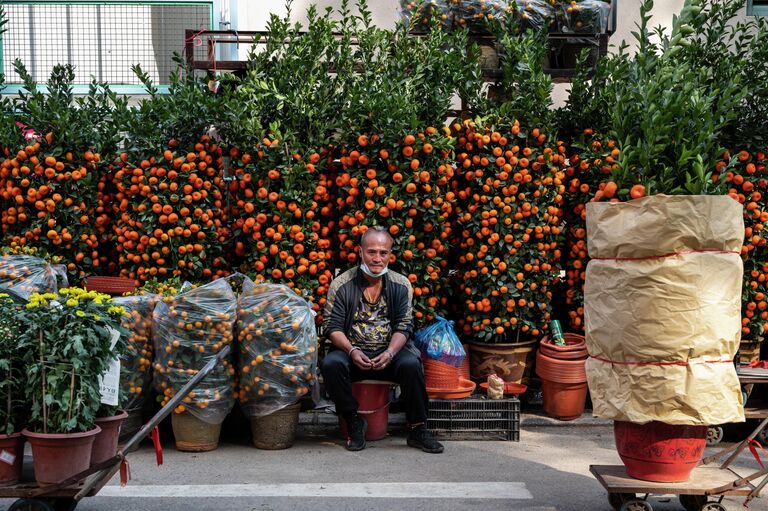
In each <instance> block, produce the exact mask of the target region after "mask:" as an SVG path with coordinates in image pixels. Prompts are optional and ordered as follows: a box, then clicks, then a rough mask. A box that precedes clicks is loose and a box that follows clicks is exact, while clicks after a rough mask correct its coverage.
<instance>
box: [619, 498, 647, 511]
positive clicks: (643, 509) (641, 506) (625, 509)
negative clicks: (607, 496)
mask: <svg viewBox="0 0 768 511" xmlns="http://www.w3.org/2000/svg"><path fill="white" fill-rule="evenodd" d="M621 511H653V508H652V507H651V505H650V504H649V503H648V502H646V501H644V500H630V501H629V502H625V503H624V504H623V505H622V506H621Z"/></svg>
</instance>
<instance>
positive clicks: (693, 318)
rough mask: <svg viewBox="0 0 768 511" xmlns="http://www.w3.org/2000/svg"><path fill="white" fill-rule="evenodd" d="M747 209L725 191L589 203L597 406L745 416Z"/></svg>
mask: <svg viewBox="0 0 768 511" xmlns="http://www.w3.org/2000/svg"><path fill="white" fill-rule="evenodd" d="M742 215H743V207H742V206H741V204H739V203H738V202H736V201H734V200H733V199H731V198H730V197H727V196H663V195H657V196H653V197H645V198H642V199H638V200H634V201H630V202H626V203H607V202H601V203H590V204H588V205H587V243H588V247H589V256H590V257H591V258H592V260H591V261H590V262H589V264H588V265H587V272H586V283H585V285H584V310H585V325H586V340H587V347H588V349H589V353H590V358H589V359H588V360H587V363H586V370H587V379H588V382H589V390H590V393H591V396H592V404H593V410H594V414H595V415H596V416H599V417H603V418H607V419H615V420H623V421H631V422H635V423H641V424H642V423H646V422H649V421H654V420H657V421H662V422H666V423H668V424H680V425H682V424H687V425H714V424H725V423H730V422H743V421H744V409H743V403H742V395H741V388H740V386H739V380H738V377H737V375H736V370H735V367H734V365H733V363H732V362H731V361H732V360H733V358H734V357H735V355H736V350H737V349H738V346H739V340H740V337H741V283H742V273H743V263H742V260H741V256H740V251H741V244H742V241H743V239H744V238H743V237H744V220H743V216H742Z"/></svg>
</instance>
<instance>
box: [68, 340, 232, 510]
mask: <svg viewBox="0 0 768 511" xmlns="http://www.w3.org/2000/svg"><path fill="white" fill-rule="evenodd" d="M230 351H231V348H230V346H229V345H227V346H224V348H222V349H221V351H219V352H218V353H217V354H216V356H215V357H213V358H212V359H211V360H209V361H208V363H207V364H205V366H203V368H202V369H201V370H200V371H199V372H198V373H197V374H196V375H195V376H193V377H192V379H191V380H189V381H188V382H187V384H186V385H184V386H183V387H182V388H181V390H179V391H178V392H177V393H176V394H175V395H174V396H173V397H172V398H171V399H170V401H168V403H166V405H165V406H163V407H162V408H161V409H160V411H159V412H157V413H156V414H155V415H154V416H153V417H152V418H151V419H150V420H149V422H147V423H146V424H144V426H142V427H141V429H140V430H139V432H138V433H136V434H135V435H133V436H132V437H131V439H130V440H128V442H127V443H126V444H125V445H124V446H123V448H122V449H121V451H120V452H119V453H118V454H116V455H115V456H113V457H112V458H111V460H110V461H111V462H112V463H111V464H110V465H111V466H108V467H107V468H105V469H102V470H101V472H99V473H98V474H96V475H94V476H93V477H92V478H90V479H88V480H87V481H86V482H85V484H84V485H83V488H82V489H81V490H80V491H79V492H78V493H77V495H75V501H76V502H79V501H80V500H81V499H82V498H83V497H85V496H86V495H88V493H89V492H90V491H91V490H92V489H93V488H95V487H97V486H99V485H102V486H103V484H105V483H106V482H107V481H106V479H109V478H111V477H112V476H113V475H114V474H115V472H116V471H117V468H118V467H119V465H120V462H122V460H123V458H124V457H125V455H124V454H123V453H126V452H130V451H131V449H133V448H134V447H135V446H136V445H138V444H139V443H140V442H141V441H142V440H143V439H144V438H146V437H147V436H148V435H149V433H150V431H152V430H153V429H154V428H155V426H157V425H158V424H160V422H162V420H163V419H165V418H166V417H168V415H170V414H171V412H172V411H173V410H174V408H176V406H177V405H178V404H179V403H180V402H181V401H182V400H183V399H184V398H185V397H187V394H189V393H190V392H192V390H193V389H194V388H195V387H197V385H198V384H199V383H200V382H201V381H202V380H203V379H204V378H205V377H206V376H208V375H209V374H210V373H211V371H213V369H214V368H215V367H216V366H217V365H218V364H219V363H220V362H221V361H222V360H224V359H225V358H226V357H227V356H228V355H229V353H230ZM105 463H106V462H105ZM74 477H75V478H77V477H78V476H74ZM72 482H73V483H74V482H77V479H75V480H74V481H72Z"/></svg>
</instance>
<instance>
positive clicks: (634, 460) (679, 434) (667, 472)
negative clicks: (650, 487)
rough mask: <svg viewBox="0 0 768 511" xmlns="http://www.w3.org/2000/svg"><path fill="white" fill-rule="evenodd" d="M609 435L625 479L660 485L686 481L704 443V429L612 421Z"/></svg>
mask: <svg viewBox="0 0 768 511" xmlns="http://www.w3.org/2000/svg"><path fill="white" fill-rule="evenodd" d="M613 432H614V437H615V439H616V450H617V451H619V457H621V461H623V462H624V466H625V467H626V469H627V475H629V476H630V477H634V478H635V479H642V480H645V481H655V482H661V483H680V482H684V481H687V480H688V479H689V478H690V476H691V472H692V471H693V469H694V468H695V467H696V465H698V463H699V461H700V460H701V457H702V455H703V454H704V447H705V446H706V442H707V440H706V439H707V427H706V426H678V425H672V424H665V423H663V422H656V421H654V422H649V423H647V424H634V423H632V422H624V421H614V423H613Z"/></svg>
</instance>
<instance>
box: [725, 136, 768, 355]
mask: <svg viewBox="0 0 768 511" xmlns="http://www.w3.org/2000/svg"><path fill="white" fill-rule="evenodd" d="M733 156H734V157H733V158H732V157H731V155H730V154H728V153H726V154H724V155H723V160H722V161H721V162H719V163H718V165H717V168H716V171H715V174H714V175H713V179H716V178H718V177H720V178H723V177H724V179H725V182H726V183H727V185H728V187H729V188H728V194H729V195H730V196H731V197H733V198H734V199H736V200H738V201H739V202H740V203H741V204H743V205H744V245H743V246H742V249H741V254H742V258H743V259H744V284H743V287H742V318H741V335H742V338H743V339H746V340H753V341H757V340H759V339H760V338H762V337H763V336H764V335H765V332H768V245H767V244H766V225H767V224H768V204H766V199H768V197H767V195H768V172H767V171H766V166H768V157H767V156H766V153H765V152H762V151H757V152H749V151H740V152H738V153H736V154H735V155H733ZM729 162H732V165H731V166H730V167H729ZM723 172H724V175H722V174H721V173H723Z"/></svg>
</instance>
